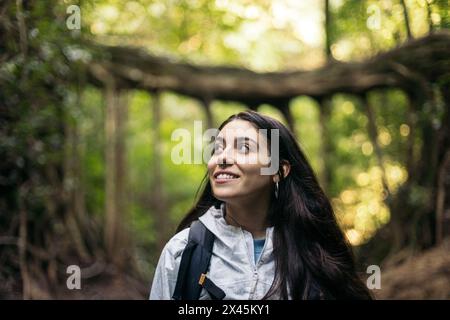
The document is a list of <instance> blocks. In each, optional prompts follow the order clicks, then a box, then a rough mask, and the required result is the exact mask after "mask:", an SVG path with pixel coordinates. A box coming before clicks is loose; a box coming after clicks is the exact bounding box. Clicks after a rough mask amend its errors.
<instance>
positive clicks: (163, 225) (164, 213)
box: [151, 92, 170, 252]
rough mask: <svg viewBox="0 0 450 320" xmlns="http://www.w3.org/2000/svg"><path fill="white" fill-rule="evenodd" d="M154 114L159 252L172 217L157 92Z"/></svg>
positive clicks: (152, 196)
mask: <svg viewBox="0 0 450 320" xmlns="http://www.w3.org/2000/svg"><path fill="white" fill-rule="evenodd" d="M152 113H153V124H152V128H153V148H154V158H153V187H152V194H151V199H152V204H153V208H154V210H155V230H156V232H157V235H156V246H157V249H158V250H159V252H160V251H161V250H162V249H163V247H164V245H165V244H166V242H167V236H168V233H169V225H170V216H169V212H168V210H167V203H166V197H165V192H164V180H163V175H162V163H163V154H162V138H161V133H160V130H161V129H160V126H161V100H160V94H159V92H155V94H154V95H153V96H152Z"/></svg>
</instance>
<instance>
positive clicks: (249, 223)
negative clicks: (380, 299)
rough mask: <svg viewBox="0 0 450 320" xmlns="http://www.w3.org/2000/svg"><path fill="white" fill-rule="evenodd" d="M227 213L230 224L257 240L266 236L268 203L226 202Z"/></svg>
mask: <svg viewBox="0 0 450 320" xmlns="http://www.w3.org/2000/svg"><path fill="white" fill-rule="evenodd" d="M225 211H226V215H225V220H226V221H227V223H228V224H231V225H233V226H236V227H241V228H242V229H245V230H247V231H248V232H250V233H251V234H252V235H253V238H255V239H257V238H264V237H265V236H266V228H267V226H268V224H267V213H268V211H269V202H268V201H261V200H259V201H256V199H255V201H246V202H239V203H235V202H226V203H225Z"/></svg>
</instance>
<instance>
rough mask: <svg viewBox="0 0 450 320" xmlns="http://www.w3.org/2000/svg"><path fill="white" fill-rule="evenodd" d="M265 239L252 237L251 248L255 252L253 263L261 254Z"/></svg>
mask: <svg viewBox="0 0 450 320" xmlns="http://www.w3.org/2000/svg"><path fill="white" fill-rule="evenodd" d="M265 242H266V239H257V240H255V239H253V249H254V254H255V263H256V262H257V261H258V259H259V256H260V255H261V252H262V249H263V248H264V243H265Z"/></svg>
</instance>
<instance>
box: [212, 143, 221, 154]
mask: <svg viewBox="0 0 450 320" xmlns="http://www.w3.org/2000/svg"><path fill="white" fill-rule="evenodd" d="M222 150H223V146H222V145H220V144H216V145H214V150H213V153H219V152H222Z"/></svg>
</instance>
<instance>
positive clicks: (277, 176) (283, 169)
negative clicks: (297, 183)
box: [273, 160, 291, 183]
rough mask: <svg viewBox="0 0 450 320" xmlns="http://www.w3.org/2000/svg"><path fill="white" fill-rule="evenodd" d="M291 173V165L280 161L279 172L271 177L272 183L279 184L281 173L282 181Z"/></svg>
mask: <svg viewBox="0 0 450 320" xmlns="http://www.w3.org/2000/svg"><path fill="white" fill-rule="evenodd" d="M290 171H291V164H290V163H289V162H288V161H285V160H284V161H282V167H281V170H279V171H278V172H277V174H275V175H273V182H274V183H277V182H280V178H281V173H283V179H284V178H286V177H287V176H288V174H289V172H290Z"/></svg>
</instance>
